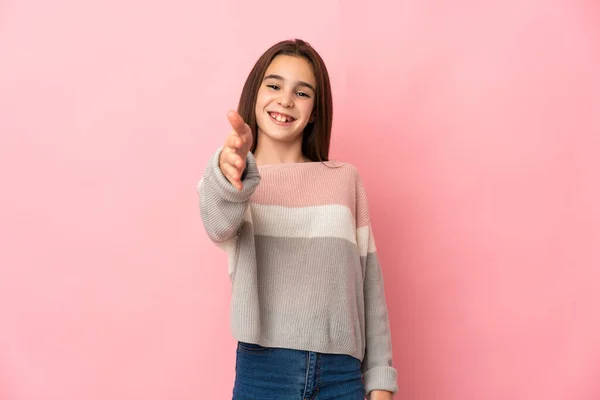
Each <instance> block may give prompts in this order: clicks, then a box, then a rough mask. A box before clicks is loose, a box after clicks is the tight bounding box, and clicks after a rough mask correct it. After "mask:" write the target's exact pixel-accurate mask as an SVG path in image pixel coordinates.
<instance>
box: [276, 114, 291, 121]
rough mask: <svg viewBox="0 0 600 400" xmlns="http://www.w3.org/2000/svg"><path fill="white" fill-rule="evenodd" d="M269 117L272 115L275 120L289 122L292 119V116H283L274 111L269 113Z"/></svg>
mask: <svg viewBox="0 0 600 400" xmlns="http://www.w3.org/2000/svg"><path fill="white" fill-rule="evenodd" d="M271 117H272V118H273V119H275V120H277V121H279V122H291V121H293V118H292V117H286V116H284V115H281V114H276V113H274V114H271Z"/></svg>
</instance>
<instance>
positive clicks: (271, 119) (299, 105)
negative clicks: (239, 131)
mask: <svg viewBox="0 0 600 400" xmlns="http://www.w3.org/2000/svg"><path fill="white" fill-rule="evenodd" d="M315 89H316V79H315V74H314V72H313V69H312V66H311V65H310V63H309V62H308V61H307V60H306V59H304V58H302V57H294V56H287V55H279V56H277V57H275V58H274V59H273V61H272V62H271V64H270V65H269V67H268V68H267V71H266V72H265V76H264V78H263V82H262V84H261V86H260V89H259V90H258V96H257V99H256V109H255V112H256V123H257V125H258V136H259V138H261V137H265V136H266V137H268V138H269V139H271V140H275V141H281V142H294V141H296V140H302V132H303V131H304V128H305V127H306V125H307V124H308V123H309V122H311V121H312V120H311V116H312V112H313V108H314V105H315V96H316V91H315ZM260 140H261V139H259V141H260ZM262 140H264V139H262Z"/></svg>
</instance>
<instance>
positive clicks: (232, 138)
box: [227, 131, 243, 150]
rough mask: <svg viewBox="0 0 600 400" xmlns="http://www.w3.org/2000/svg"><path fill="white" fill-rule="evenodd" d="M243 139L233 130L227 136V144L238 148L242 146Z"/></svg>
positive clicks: (235, 148)
mask: <svg viewBox="0 0 600 400" xmlns="http://www.w3.org/2000/svg"><path fill="white" fill-rule="evenodd" d="M242 145H243V141H242V138H240V136H239V135H238V134H237V133H236V132H235V131H234V132H232V133H231V135H229V136H228V137H227V146H228V147H230V148H232V149H234V150H239V149H241V148H242Z"/></svg>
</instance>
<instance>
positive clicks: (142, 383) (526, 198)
mask: <svg viewBox="0 0 600 400" xmlns="http://www.w3.org/2000/svg"><path fill="white" fill-rule="evenodd" d="M207 3H209V2H203V1H183V0H172V1H167V2H152V1H140V0H119V1H117V0H102V1H100V0H89V1H76V0H55V1H51V2H50V1H42V0H21V1H16V0H12V1H11V0H4V1H2V2H0V133H1V135H0V180H1V184H2V200H1V202H2V203H1V204H2V206H1V207H0V243H1V251H0V324H1V326H0V399H2V400H38V399H39V400H59V399H60V400H106V399H111V400H125V399H127V400H129V399H145V400H157V399H181V400H187V399H189V400H191V399H226V398H231V397H230V394H231V387H232V383H233V377H234V369H233V368H234V361H235V347H234V346H235V343H234V341H233V339H232V338H231V336H230V333H229V320H228V307H229V281H228V277H227V272H226V271H227V266H226V259H225V254H224V253H223V252H222V251H221V250H219V249H217V248H216V247H215V246H213V245H212V244H211V243H210V242H209V241H208V239H207V238H206V236H205V234H204V231H203V228H202V225H201V221H200V216H199V211H198V205H197V197H196V183H197V181H198V180H199V178H200V176H201V174H202V171H203V170H204V167H205V165H206V162H207V160H208V157H209V156H210V155H211V154H212V153H213V151H214V150H215V149H216V147H217V146H219V145H220V144H221V143H222V141H223V139H224V138H225V136H226V134H227V133H228V126H227V120H226V118H225V113H226V111H227V110H228V109H229V108H235V107H236V102H237V99H238V96H239V92H240V90H241V86H242V84H243V82H244V80H245V78H246V76H247V74H248V72H249V70H250V68H251V66H252V65H253V63H254V62H255V60H256V59H257V58H258V56H259V55H260V54H261V52H262V51H264V50H265V49H266V48H267V47H268V46H270V45H271V44H273V43H274V42H276V41H279V40H280V39H284V38H290V37H301V38H304V39H306V40H308V41H309V42H311V43H312V44H313V45H314V46H315V47H316V48H317V50H319V51H320V52H321V54H322V55H323V57H324V58H325V60H326V62H327V65H328V67H329V69H330V72H331V75H332V80H333V81H332V84H333V89H334V98H335V123H334V139H333V149H332V155H333V157H334V158H337V159H343V160H345V161H350V162H352V163H354V164H356V165H357V166H358V167H359V170H360V171H361V173H362V175H363V178H364V180H365V181H366V186H367V190H368V193H369V197H370V203H371V205H372V206H371V208H372V218H373V227H374V232H375V236H376V238H377V242H378V247H379V251H380V254H381V259H382V265H383V268H384V274H385V278H386V280H385V282H386V292H387V298H388V304H389V307H390V310H391V325H392V330H393V337H394V356H395V363H396V367H397V368H398V371H399V384H400V394H399V396H397V398H398V399H415V400H439V399H443V400H481V399H485V400H496V399H497V400H506V399H511V400H520V399H523V400H525V399H527V400H531V399H536V400H537V399H539V400H559V399H560V400H563V399H564V400H593V399H594V400H596V399H599V398H600V378H599V377H600V311H599V310H598V308H599V306H600V252H599V249H598V248H599V247H600V246H599V244H600V211H599V207H598V203H599V202H600V189H599V182H600V161H599V159H598V158H597V157H598V152H599V149H600V74H599V71H600V45H599V43H600V3H598V2H597V1H593V0H587V1H586V0H580V1H575V0H562V1H561V0H556V1H541V0H537V1H528V2H525V1H521V0H511V1H501V0H497V1H495V2H481V1H475V0H472V1H466V0H456V1H428V0H406V1H400V2H393V1H388V2H383V1H375V0H371V1H368V2H362V1H341V0H340V1H323V0H318V1H317V0H311V1H303V2H301V3H300V2H279V3H273V2H272V1H265V0H263V1H252V2H246V1H241V0H240V1H232V0H229V1H218V2H217V1H215V2H210V3H212V5H210V6H209V5H207Z"/></svg>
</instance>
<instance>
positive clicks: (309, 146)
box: [238, 39, 333, 161]
mask: <svg viewBox="0 0 600 400" xmlns="http://www.w3.org/2000/svg"><path fill="white" fill-rule="evenodd" d="M278 55H289V56H295V57H303V58H304V59H306V60H307V61H308V62H309V63H310V64H311V65H312V68H313V71H314V74H315V77H316V80H317V87H316V92H317V93H316V96H315V105H314V109H313V115H314V120H313V122H309V123H308V124H307V125H306V128H304V133H303V135H302V153H303V154H304V156H305V157H307V158H308V159H309V160H311V161H329V145H330V142H331V124H332V120H333V99H332V96H331V84H330V82H329V74H328V73H327V68H326V67H325V63H324V62H323V59H322V58H321V56H320V55H319V53H317V52H316V51H315V49H313V48H312V46H311V45H310V44H308V43H307V42H305V41H303V40H301V39H294V40H284V41H282V42H279V43H277V44H275V45H273V46H272V47H271V48H269V49H268V50H267V51H266V52H265V53H264V54H263V55H262V56H260V58H259V59H258V61H257V62H256V64H255V65H254V67H253V68H252V71H250V75H248V79H246V83H245V84H244V88H243V89H242V94H241V96H240V102H239V104H238V113H239V114H240V116H241V117H242V118H243V119H244V121H245V122H246V123H247V124H248V125H249V126H250V128H251V129H252V137H253V139H254V140H253V141H252V148H251V149H250V151H251V152H252V153H254V151H255V150H256V145H257V141H258V126H257V124H256V111H255V108H256V98H257V96H258V90H259V88H260V85H261V84H262V81H263V78H264V75H265V73H266V71H267V68H268V67H269V65H270V64H271V61H273V59H274V58H275V57H276V56H278Z"/></svg>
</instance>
